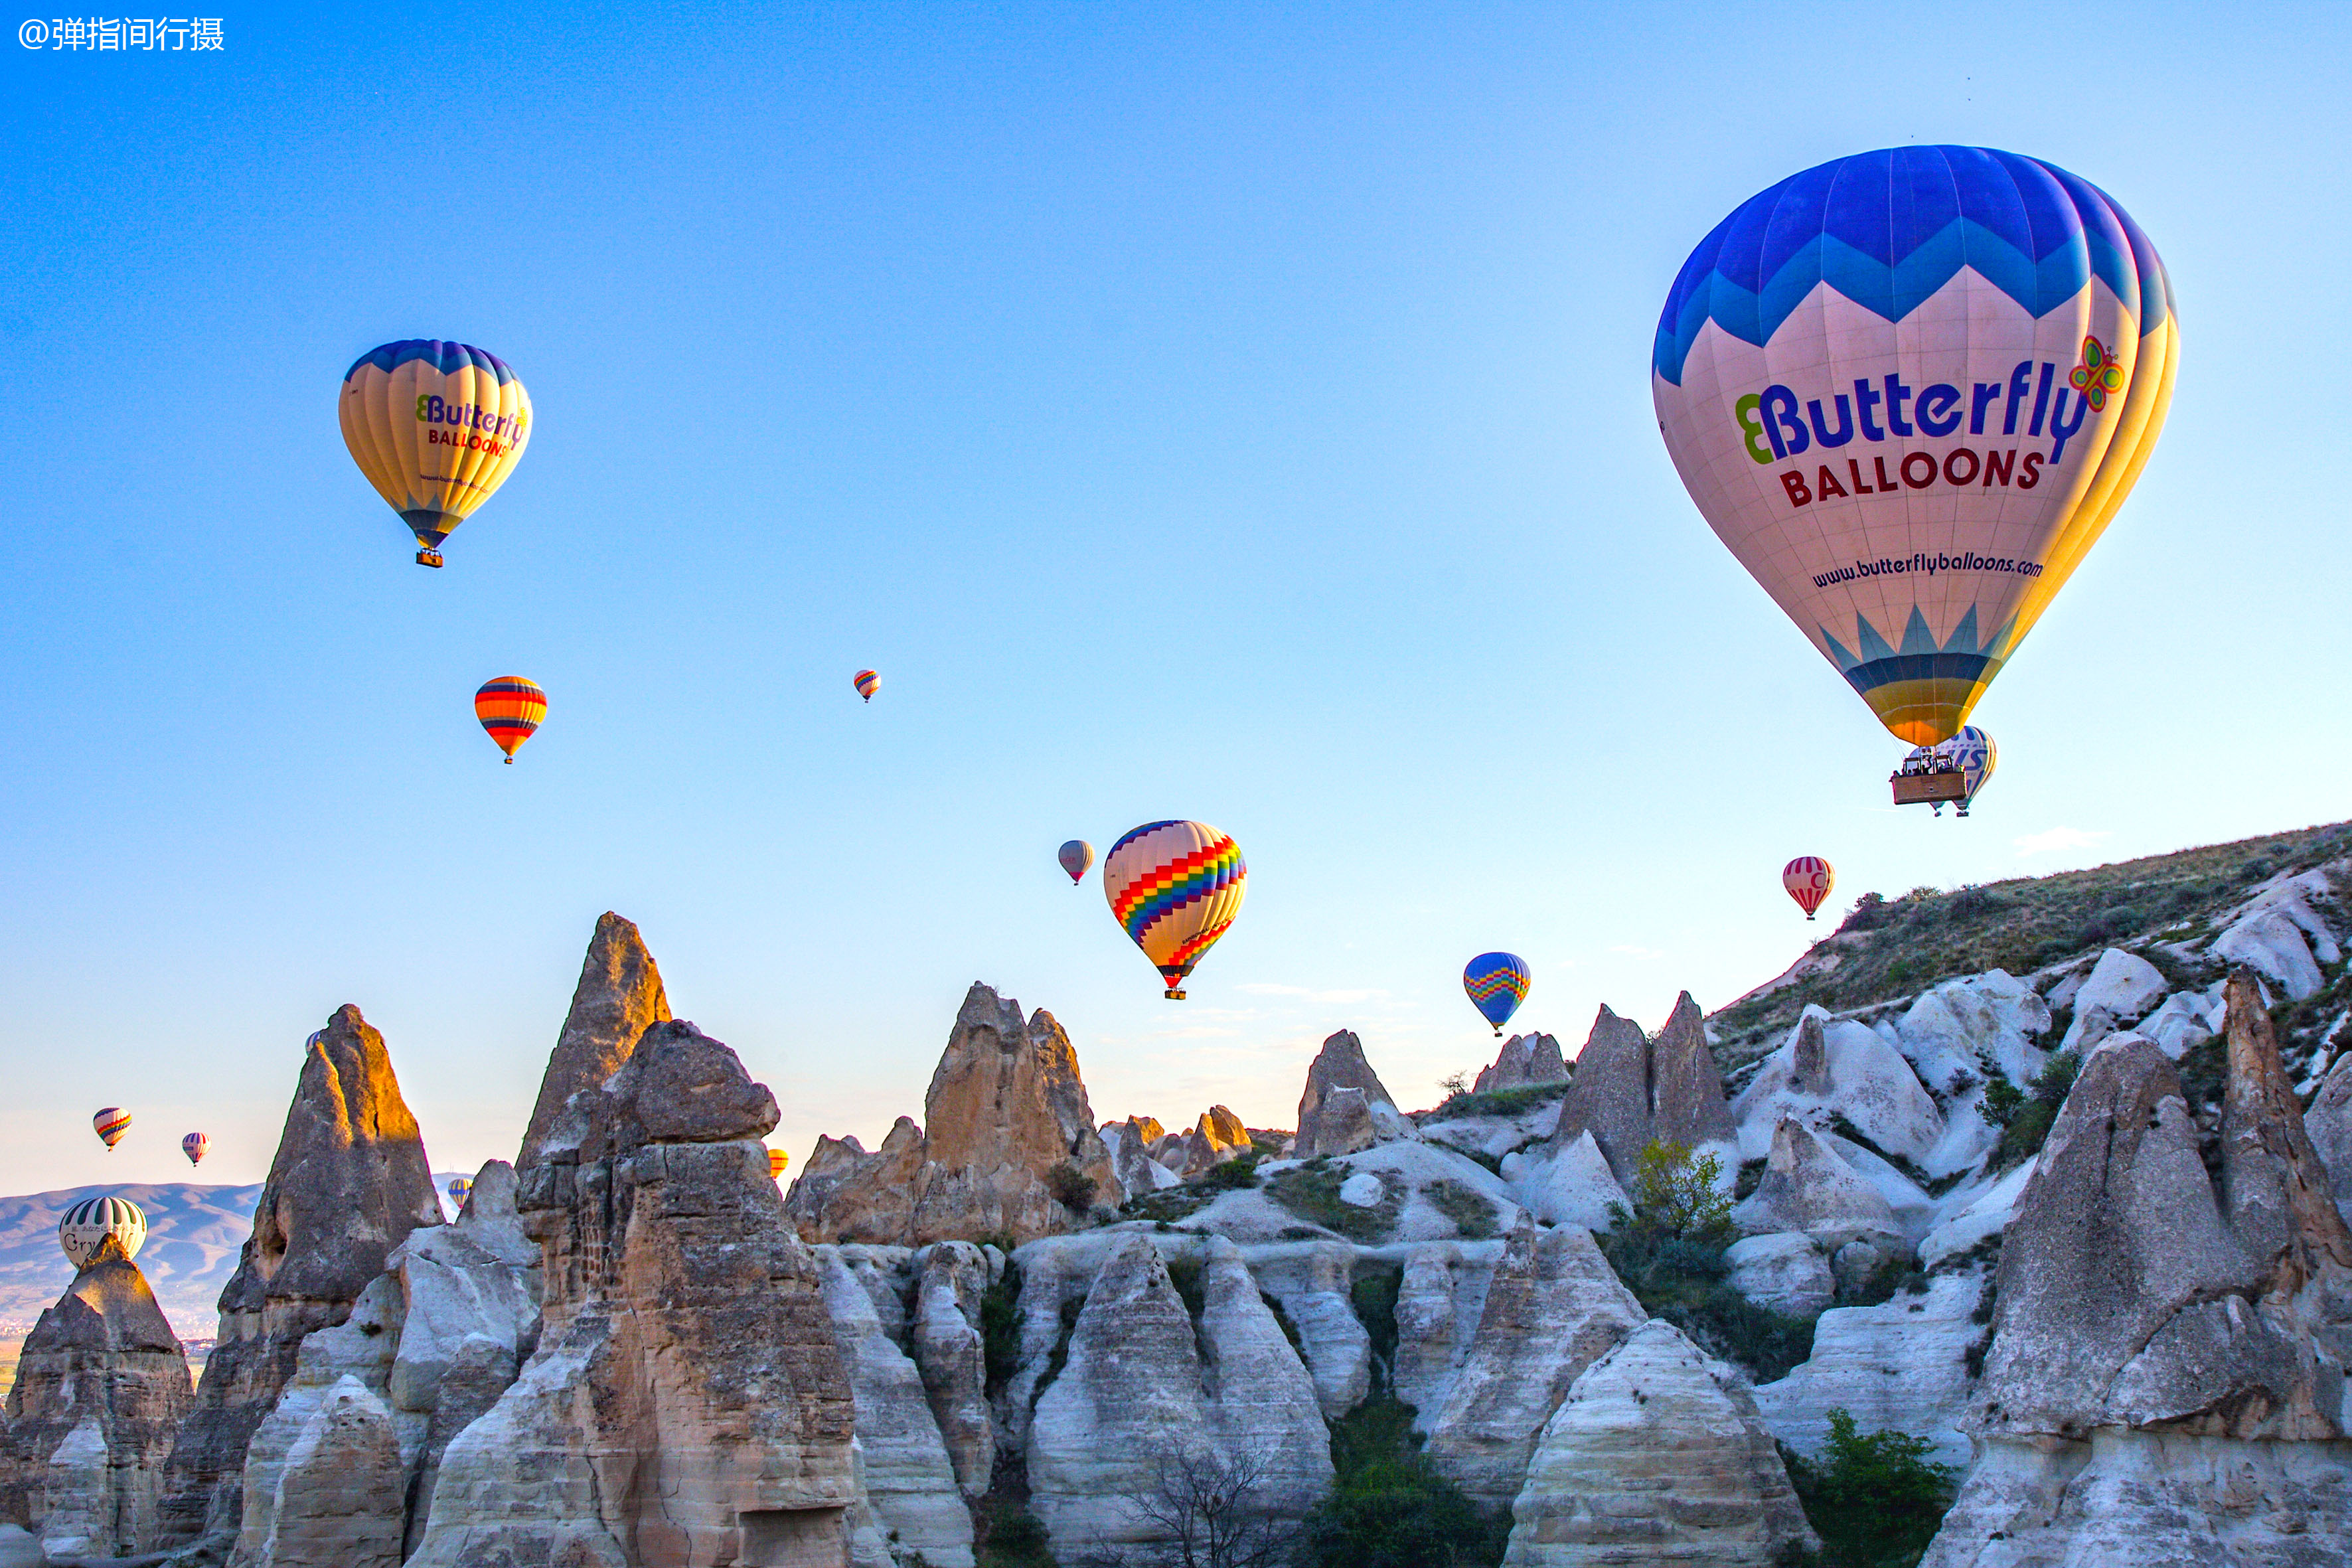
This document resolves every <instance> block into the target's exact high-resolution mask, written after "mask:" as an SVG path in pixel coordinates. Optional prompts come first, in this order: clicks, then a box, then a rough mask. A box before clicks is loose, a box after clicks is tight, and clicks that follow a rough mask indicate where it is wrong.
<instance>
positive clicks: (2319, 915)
mask: <svg viewBox="0 0 2352 1568" xmlns="http://www.w3.org/2000/svg"><path fill="white" fill-rule="evenodd" d="M2331 871H2336V872H2352V860H2337V861H2335V862H2332V863H2331V864H2330V865H2327V866H2322V867H2318V868H2315V869H2313V870H2309V871H2305V872H2304V873H2303V874H2302V875H2301V876H2296V877H2284V878H2281V879H2278V880H2276V881H2274V882H2273V883H2271V884H2270V885H2269V886H2268V887H2265V888H2263V889H2260V890H2259V891H2257V892H2256V893H2255V894H2254V896H2253V897H2252V898H2251V899H2248V900H2246V901H2245V903H2244V904H2242V905H2241V906H2240V907H2239V908H2238V909H2236V910H2231V911H2230V912H2229V913H2227V914H2225V915H2223V916H2222V918H2221V920H2220V921H2217V922H2216V923H2217V924H2219V925H2221V926H2222V927H2223V928H2224V929H2226V928H2228V927H2229V926H2231V925H2233V924H2235V923H2236V922H2237V921H2241V920H2244V919H2246V918H2247V917H2248V916H2252V915H2263V914H2277V915H2282V916H2284V917H2285V918H2286V919H2287V920H2288V921H2292V922H2293V923H2294V928H2295V929H2296V930H2297V931H2301V932H2303V934H2304V935H2305V937H2306V938H2307V939H2309V943H2310V947H2311V952H2312V954H2313V956H2314V957H2315V958H2317V959H2318V960H2319V962H2320V963H2336V962H2338V961H2339V960H2341V959H2342V958H2343V956H2344V953H2343V950H2342V949H2341V948H2339V947H2337V945H2336V934H2335V927H2336V923H2338V922H2340V921H2341V919H2342V914H2341V910H2340V903H2341V900H2338V899H2337V897H2336V888H2335V884H2334V883H2333V882H2332V881H2331V880H2330V879H2329V875H2328V874H2329V873H2330V872H2331ZM2330 913H2334V914H2335V915H2336V920H2335V921H2331V920H2329V918H2328V915H2329V914H2330Z"/></svg>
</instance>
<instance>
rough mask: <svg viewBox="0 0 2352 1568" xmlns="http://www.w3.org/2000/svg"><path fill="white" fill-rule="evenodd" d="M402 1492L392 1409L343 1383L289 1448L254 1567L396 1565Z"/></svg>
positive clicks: (362, 1387) (352, 1381)
mask: <svg viewBox="0 0 2352 1568" xmlns="http://www.w3.org/2000/svg"><path fill="white" fill-rule="evenodd" d="M405 1490H406V1477H405V1474H404V1467H403V1465H402V1464H401V1458H400V1444H399V1441H398V1440H397V1439H396V1438H395V1437H394V1436H393V1426H392V1412H391V1411H390V1410H388V1409H386V1408H385V1407H384V1404H383V1400H381V1399H379V1398H377V1397H376V1394H375V1391H374V1390H373V1389H371V1388H369V1387H368V1386H367V1385H366V1384H363V1383H362V1382H361V1381H360V1380H359V1379H358V1378H356V1377H351V1376H345V1377H343V1378H341V1380H339V1381H338V1382H337V1383H336V1384H335V1385H334V1387H332V1388H331V1389H329V1390H328V1391H327V1394H326V1397H325V1398H324V1399H323V1400H321V1401H320V1405H319V1407H318V1408H317V1409H316V1410H315V1411H313V1412H312V1413H311V1415H310V1420H308V1421H307V1422H305V1423H304V1424H303V1426H302V1430H301V1433H300V1434H299V1436H297V1437H296V1438H295V1439H294V1442H293V1445H292V1446H291V1447H289V1448H288V1449H287V1451H286V1461H285V1464H284V1465H283V1467H282V1468H280V1469H279V1471H278V1485H277V1489H276V1496H275V1498H274V1500H273V1501H274V1504H275V1506H274V1507H273V1508H272V1509H271V1510H270V1516H271V1517H270V1526H269V1532H268V1536H267V1537H266V1538H264V1540H263V1542H262V1545H261V1551H260V1552H259V1554H258V1555H257V1557H256V1558H255V1559H254V1563H255V1568H399V1563H400V1549H401V1509H402V1506H403V1504H404V1494H405Z"/></svg>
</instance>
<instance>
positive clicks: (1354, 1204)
mask: <svg viewBox="0 0 2352 1568" xmlns="http://www.w3.org/2000/svg"><path fill="white" fill-rule="evenodd" d="M1388 1195H1389V1189H1388V1187H1387V1185H1386V1184H1383V1183H1382V1182H1381V1179H1380V1178H1379V1177H1378V1176H1375V1175H1373V1174H1372V1173H1370V1171H1358V1172H1357V1173H1355V1174H1354V1175H1352V1176H1349V1178H1348V1179H1347V1180H1346V1181H1344V1182H1341V1183H1340V1184H1339V1201H1340V1202H1341V1203H1343V1204H1346V1205H1349V1207H1351V1208H1360V1209H1370V1208H1378V1207H1380V1205H1381V1199H1382V1198H1384V1197H1387V1196H1388Z"/></svg>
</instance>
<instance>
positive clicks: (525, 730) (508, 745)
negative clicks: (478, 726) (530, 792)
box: [474, 675, 547, 766]
mask: <svg viewBox="0 0 2352 1568" xmlns="http://www.w3.org/2000/svg"><path fill="white" fill-rule="evenodd" d="M474 717H475V718H477V719H478V720H480V721H481V722H482V728H483V729H485V730H487V731H489V736H490V739H491V740H493V741H496V742H498V743H499V750H500V751H501V752H505V753H506V754H507V763H508V764H509V766H511V765H513V763H514V754H515V752H518V751H519V750H520V749H521V747H522V743H523V742H525V741H528V740H530V737H531V732H532V731H535V730H537V729H538V728H539V725H540V721H541V720H542V719H545V718H546V717H547V693H546V692H544V691H541V689H539V688H538V687H537V686H535V685H533V684H532V683H531V682H530V681H528V680H525V679H523V678H522V677H521V676H520V675H501V676H499V678H498V679H496V680H485V681H484V682H482V685H481V689H479V690H478V691H476V692H475V693H474Z"/></svg>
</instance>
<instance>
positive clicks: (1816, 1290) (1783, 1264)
mask: <svg viewBox="0 0 2352 1568" xmlns="http://www.w3.org/2000/svg"><path fill="white" fill-rule="evenodd" d="M1724 1260H1725V1261H1726V1262H1727V1263H1729V1264H1730V1265H1731V1272H1730V1274H1729V1275H1728V1276H1727V1282H1728V1283H1729V1285H1730V1286H1731V1288H1732V1289H1735V1290H1737V1291H1738V1292H1739V1293H1740V1294H1741V1295H1743V1296H1745V1297H1747V1298H1748V1300H1751V1301H1753V1302H1755V1303H1756V1304H1757V1305H1758V1306H1759V1307H1769V1308H1770V1309H1771V1310H1773V1311H1776V1312H1780V1313H1781V1314H1783V1315H1785V1316H1788V1317H1791V1318H1811V1317H1815V1316H1818V1315H1819V1314H1820V1313H1821V1311H1822V1309H1823V1308H1825V1307H1827V1306H1828V1305H1829V1304H1830V1303H1831V1302H1832V1301H1833V1300H1836V1299H1837V1280H1836V1279H1834V1278H1832V1275H1831V1273H1830V1260H1829V1255H1828V1254H1827V1253H1825V1252H1823V1251H1822V1245H1821V1243H1820V1242H1817V1241H1815V1240H1814V1239H1813V1238H1812V1237H1810V1236H1807V1235H1805V1234H1804V1233H1803V1232H1802V1231H1782V1232H1780V1233H1778V1234H1776V1235H1767V1236H1748V1237H1741V1238H1740V1239H1739V1240H1738V1241H1735V1242H1733V1243H1732V1244H1731V1246H1730V1247H1729V1248H1728V1249H1727V1251H1726V1252H1725V1253H1724Z"/></svg>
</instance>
